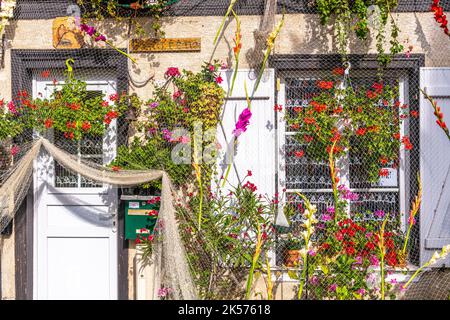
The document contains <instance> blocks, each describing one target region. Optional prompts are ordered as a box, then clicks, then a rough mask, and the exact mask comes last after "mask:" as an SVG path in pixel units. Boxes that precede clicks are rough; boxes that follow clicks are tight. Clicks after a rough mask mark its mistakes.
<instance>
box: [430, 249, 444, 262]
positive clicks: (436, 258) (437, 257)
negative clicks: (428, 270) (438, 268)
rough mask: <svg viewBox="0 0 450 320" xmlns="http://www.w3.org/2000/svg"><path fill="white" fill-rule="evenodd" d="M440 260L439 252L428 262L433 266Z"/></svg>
mask: <svg viewBox="0 0 450 320" xmlns="http://www.w3.org/2000/svg"><path fill="white" fill-rule="evenodd" d="M440 258H441V255H440V254H439V252H437V251H436V252H435V253H434V254H433V256H432V257H431V259H430V261H428V263H429V264H435V263H436V262H437V261H438V260H439V259H440Z"/></svg>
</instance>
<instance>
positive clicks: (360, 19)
mask: <svg viewBox="0 0 450 320" xmlns="http://www.w3.org/2000/svg"><path fill="white" fill-rule="evenodd" d="M371 5H377V6H378V8H379V9H380V16H379V17H378V18H379V21H378V30H376V36H375V38H376V41H377V44H376V47H377V51H378V61H379V63H380V67H381V68H382V67H384V66H386V65H387V64H389V62H390V61H391V60H392V56H393V55H395V54H398V53H400V52H402V51H403V45H401V44H400V43H399V41H398V35H399V28H398V26H397V24H396V22H395V19H394V17H393V16H392V14H391V11H392V10H393V9H394V8H395V7H396V6H397V5H398V0H376V1H364V0H317V1H316V7H317V11H318V13H319V15H320V19H321V23H322V24H327V23H329V21H330V19H331V18H332V17H335V22H334V23H335V27H336V31H337V37H338V43H339V52H340V53H341V54H342V55H343V56H346V55H347V47H348V43H349V31H348V30H352V31H354V32H355V35H356V37H357V38H358V39H360V40H366V39H367V38H368V36H369V35H370V33H371V30H370V28H369V21H368V19H369V17H368V8H369V7H370V6H371ZM389 17H390V19H389ZM389 21H390V24H391V34H390V37H391V40H390V47H389V49H386V48H385V47H386V43H385V42H386V41H385V40H386V34H385V33H386V26H387V24H388V22H389ZM387 51H389V53H390V54H387V53H386V52H387Z"/></svg>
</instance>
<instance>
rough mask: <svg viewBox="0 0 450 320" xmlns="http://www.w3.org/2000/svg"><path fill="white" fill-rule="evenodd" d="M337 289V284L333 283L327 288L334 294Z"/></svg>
mask: <svg viewBox="0 0 450 320" xmlns="http://www.w3.org/2000/svg"><path fill="white" fill-rule="evenodd" d="M336 289H337V284H336V283H333V284H332V285H330V287H329V288H328V290H329V291H331V292H336Z"/></svg>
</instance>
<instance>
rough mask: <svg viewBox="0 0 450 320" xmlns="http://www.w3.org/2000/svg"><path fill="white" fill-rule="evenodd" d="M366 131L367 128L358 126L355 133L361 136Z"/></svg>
mask: <svg viewBox="0 0 450 320" xmlns="http://www.w3.org/2000/svg"><path fill="white" fill-rule="evenodd" d="M366 132H367V129H366V128H358V130H356V134H357V135H358V136H363V135H365V134H366Z"/></svg>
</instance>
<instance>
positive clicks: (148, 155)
mask: <svg viewBox="0 0 450 320" xmlns="http://www.w3.org/2000/svg"><path fill="white" fill-rule="evenodd" d="M111 166H118V167H120V168H123V169H129V170H147V169H155V170H165V171H166V172H167V173H168V174H169V176H170V178H171V179H172V182H173V183H174V184H175V185H182V184H183V183H185V182H187V181H188V179H190V178H192V168H191V166H190V165H186V164H175V163H173V161H172V159H171V149H170V148H168V146H167V142H166V141H165V140H163V139H162V138H161V137H156V136H155V137H153V138H151V139H144V138H138V137H136V138H134V139H133V141H132V142H131V144H130V146H129V147H127V146H120V147H119V148H118V150H117V157H116V159H115V160H114V161H113V162H112V163H111ZM143 187H145V188H150V187H153V188H157V189H161V181H159V180H158V181H152V182H150V183H148V184H146V185H145V186H143Z"/></svg>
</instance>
